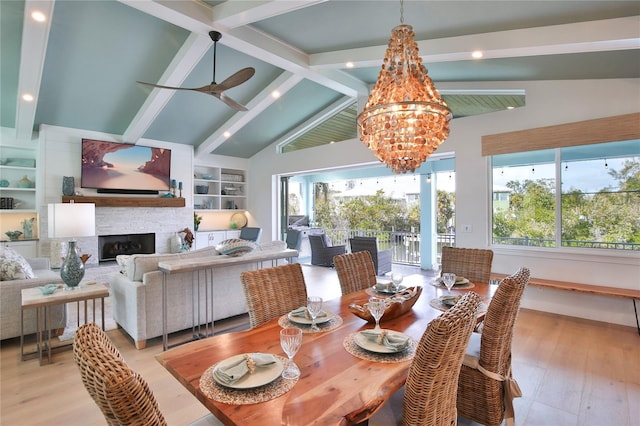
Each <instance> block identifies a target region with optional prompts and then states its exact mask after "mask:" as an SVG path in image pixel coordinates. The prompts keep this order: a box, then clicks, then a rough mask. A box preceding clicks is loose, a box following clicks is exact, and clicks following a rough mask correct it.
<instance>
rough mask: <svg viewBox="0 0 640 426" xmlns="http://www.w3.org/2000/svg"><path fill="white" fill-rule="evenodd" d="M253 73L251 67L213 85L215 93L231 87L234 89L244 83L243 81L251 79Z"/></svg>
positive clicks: (254, 71) (253, 70)
mask: <svg viewBox="0 0 640 426" xmlns="http://www.w3.org/2000/svg"><path fill="white" fill-rule="evenodd" d="M255 73H256V70H255V69H253V68H251V67H248V68H243V69H241V70H240V71H238V72H236V73H235V74H232V75H231V76H230V77H228V78H227V79H225V80H224V81H223V82H222V83H220V84H217V85H215V86H216V87H215V91H216V92H223V91H225V90H227V89H230V88H232V87H236V86H238V85H240V84H242V83H244V82H245V81H247V80H249V79H250V78H251V77H253V75H254V74H255Z"/></svg>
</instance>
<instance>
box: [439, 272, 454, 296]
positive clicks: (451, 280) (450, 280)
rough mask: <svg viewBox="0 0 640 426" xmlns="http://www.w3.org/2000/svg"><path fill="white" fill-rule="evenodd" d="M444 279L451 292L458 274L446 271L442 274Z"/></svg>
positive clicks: (449, 292)
mask: <svg viewBox="0 0 640 426" xmlns="http://www.w3.org/2000/svg"><path fill="white" fill-rule="evenodd" d="M442 281H443V282H444V285H445V286H446V287H447V291H448V294H451V288H452V287H453V285H454V284H455V283H456V274H454V273H451V272H445V273H444V274H442Z"/></svg>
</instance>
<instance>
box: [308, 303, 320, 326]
mask: <svg viewBox="0 0 640 426" xmlns="http://www.w3.org/2000/svg"><path fill="white" fill-rule="evenodd" d="M320 309H322V297H318V296H309V297H307V312H309V316H310V317H311V329H312V330H320V328H318V326H317V325H316V318H317V317H318V314H319V313H320Z"/></svg>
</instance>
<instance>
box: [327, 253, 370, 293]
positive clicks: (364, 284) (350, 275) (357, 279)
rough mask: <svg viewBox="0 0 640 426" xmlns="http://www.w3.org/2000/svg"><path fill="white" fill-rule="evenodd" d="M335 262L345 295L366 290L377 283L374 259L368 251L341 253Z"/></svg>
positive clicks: (334, 259)
mask: <svg viewBox="0 0 640 426" xmlns="http://www.w3.org/2000/svg"><path fill="white" fill-rule="evenodd" d="M333 262H334V263H335V268H336V272H337V273H338V280H339V281H340V290H342V294H343V295H345V294H349V293H354V292H356V291H360V290H364V289H366V288H369V287H372V286H374V285H375V284H376V272H375V269H374V266H373V259H371V253H369V252H368V251H359V252H357V253H347V254H341V255H339V256H336V257H334V258H333Z"/></svg>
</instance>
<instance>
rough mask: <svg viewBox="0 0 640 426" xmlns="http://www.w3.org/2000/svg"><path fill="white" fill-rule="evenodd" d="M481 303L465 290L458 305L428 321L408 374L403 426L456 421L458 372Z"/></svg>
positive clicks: (434, 424) (476, 297) (425, 425)
mask: <svg viewBox="0 0 640 426" xmlns="http://www.w3.org/2000/svg"><path fill="white" fill-rule="evenodd" d="M480 302H481V300H480V296H478V295H477V294H476V293H474V292H469V293H466V294H465V295H464V296H462V298H461V299H460V301H458V303H456V304H455V306H453V307H452V308H451V309H449V310H448V311H447V312H445V313H443V314H442V315H440V316H439V317H438V318H436V319H434V320H433V321H431V323H429V326H428V327H427V330H426V331H425V332H424V334H423V335H422V338H421V339H420V342H419V343H418V347H417V348H416V354H415V356H414V358H413V361H412V362H411V367H410V368H409V374H408V376H407V382H406V387H405V393H404V399H403V409H402V424H403V425H404V426H409V425H411V426H415V425H421V426H441V425H455V424H456V419H457V414H456V389H457V382H458V375H459V373H460V367H461V365H462V358H463V357H464V353H465V350H466V348H467V343H468V342H469V336H470V335H471V332H472V331H473V327H474V325H475V323H476V314H477V310H478V306H479V305H480Z"/></svg>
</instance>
